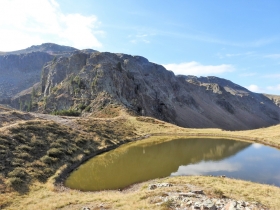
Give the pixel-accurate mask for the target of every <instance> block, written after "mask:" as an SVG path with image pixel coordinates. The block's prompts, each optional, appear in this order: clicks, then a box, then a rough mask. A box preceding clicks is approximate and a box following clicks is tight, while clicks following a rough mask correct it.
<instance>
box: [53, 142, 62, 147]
mask: <svg viewBox="0 0 280 210" xmlns="http://www.w3.org/2000/svg"><path fill="white" fill-rule="evenodd" d="M50 146H51V147H52V148H60V147H62V145H61V144H60V143H58V142H53V143H51V145H50Z"/></svg>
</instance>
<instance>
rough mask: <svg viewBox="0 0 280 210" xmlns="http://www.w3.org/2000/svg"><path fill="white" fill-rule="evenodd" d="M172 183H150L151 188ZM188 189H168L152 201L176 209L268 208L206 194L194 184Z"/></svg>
mask: <svg viewBox="0 0 280 210" xmlns="http://www.w3.org/2000/svg"><path fill="white" fill-rule="evenodd" d="M172 186H173V185H172V184H170V183H155V184H151V185H149V187H148V188H149V190H156V189H157V188H163V187H164V188H172ZM185 188H186V189H188V190H186V191H168V192H166V193H162V194H161V195H159V196H155V197H152V198H150V202H151V203H154V204H156V205H160V206H163V207H166V209H176V210H267V209H268V208H267V207H265V206H264V205H262V204H260V203H257V202H248V201H243V200H234V199H230V198H225V197H223V196H221V197H222V198H216V197H209V196H207V195H205V193H204V191H203V190H201V189H198V188H197V187H195V186H193V185H186V186H185Z"/></svg>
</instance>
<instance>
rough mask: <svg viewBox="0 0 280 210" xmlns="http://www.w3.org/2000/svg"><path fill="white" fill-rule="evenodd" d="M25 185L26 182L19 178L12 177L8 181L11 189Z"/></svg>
mask: <svg viewBox="0 0 280 210" xmlns="http://www.w3.org/2000/svg"><path fill="white" fill-rule="evenodd" d="M23 183H24V181H23V180H22V179H21V178H18V177H12V178H9V179H8V185H9V186H11V187H17V186H19V185H22V184H23Z"/></svg>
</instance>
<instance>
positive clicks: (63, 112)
mask: <svg viewBox="0 0 280 210" xmlns="http://www.w3.org/2000/svg"><path fill="white" fill-rule="evenodd" d="M51 114H53V115H61V116H79V115H80V114H81V113H80V112H79V111H75V110H73V109H69V110H59V111H53V112H52V113H51Z"/></svg>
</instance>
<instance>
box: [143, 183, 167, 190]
mask: <svg viewBox="0 0 280 210" xmlns="http://www.w3.org/2000/svg"><path fill="white" fill-rule="evenodd" d="M171 186H172V184H170V183H158V184H150V185H149V187H148V189H149V190H154V189H156V188H158V187H171Z"/></svg>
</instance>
